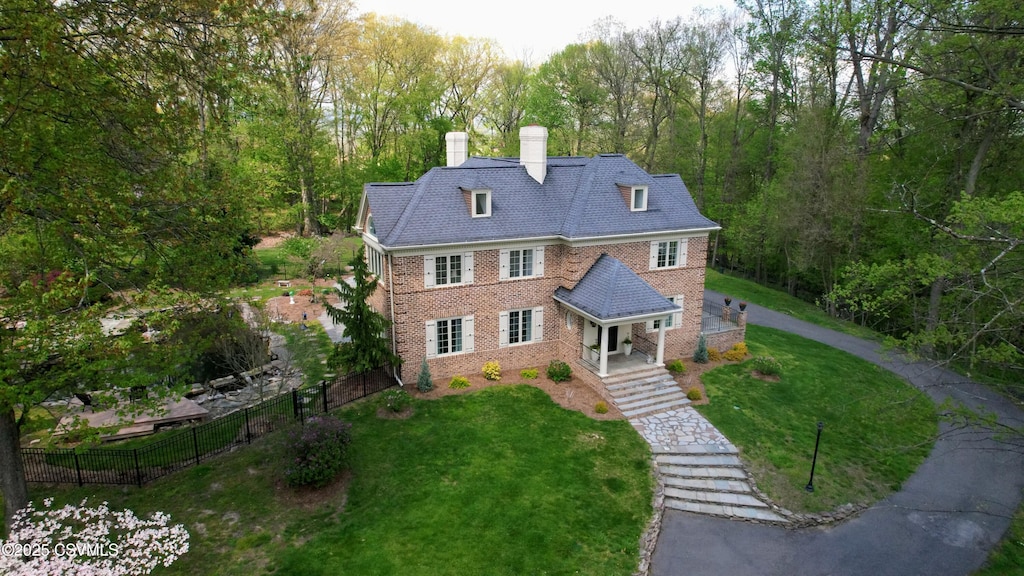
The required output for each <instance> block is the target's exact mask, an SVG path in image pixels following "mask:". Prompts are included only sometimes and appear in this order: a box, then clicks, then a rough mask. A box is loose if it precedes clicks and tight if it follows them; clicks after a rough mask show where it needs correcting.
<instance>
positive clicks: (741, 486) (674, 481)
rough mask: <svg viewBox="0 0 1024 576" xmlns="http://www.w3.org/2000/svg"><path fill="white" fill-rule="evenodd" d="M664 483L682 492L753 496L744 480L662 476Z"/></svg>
mask: <svg viewBox="0 0 1024 576" xmlns="http://www.w3.org/2000/svg"><path fill="white" fill-rule="evenodd" d="M662 481H663V482H664V484H665V486H666V487H672V488H679V489H682V490H699V491H702V492H720V493H724V494H751V490H750V485H749V484H747V483H746V482H743V481H742V480H722V479H711V478H680V477H679V476H662Z"/></svg>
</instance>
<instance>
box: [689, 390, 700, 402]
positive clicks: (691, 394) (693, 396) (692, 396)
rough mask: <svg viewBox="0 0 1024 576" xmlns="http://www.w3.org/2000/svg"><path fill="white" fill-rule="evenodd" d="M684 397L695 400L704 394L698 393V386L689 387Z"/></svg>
mask: <svg viewBox="0 0 1024 576" xmlns="http://www.w3.org/2000/svg"><path fill="white" fill-rule="evenodd" d="M686 397H687V398H688V399H689V400H690V401H691V402H696V401H698V400H700V399H701V398H703V397H704V395H703V394H701V393H700V389H699V388H690V389H689V390H687V391H686Z"/></svg>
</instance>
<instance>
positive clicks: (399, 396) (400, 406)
mask: <svg viewBox="0 0 1024 576" xmlns="http://www.w3.org/2000/svg"><path fill="white" fill-rule="evenodd" d="M380 399H381V403H382V404H383V405H384V407H385V408H387V409H388V410H391V411H392V412H401V411H402V410H405V407H406V406H408V405H409V401H410V400H412V398H411V397H410V396H409V393H408V392H406V391H405V390H398V389H396V388H392V389H390V390H385V391H384V392H383V393H382V394H381V395H380Z"/></svg>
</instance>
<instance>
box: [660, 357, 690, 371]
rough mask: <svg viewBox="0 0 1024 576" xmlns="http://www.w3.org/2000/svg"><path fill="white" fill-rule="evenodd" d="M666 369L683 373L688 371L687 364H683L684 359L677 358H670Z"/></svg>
mask: <svg viewBox="0 0 1024 576" xmlns="http://www.w3.org/2000/svg"><path fill="white" fill-rule="evenodd" d="M665 369H667V370H668V371H669V372H671V373H673V374H682V373H684V372H686V365H685V364H683V361H682V360H680V359H679V358H676V359H675V360H669V361H668V363H666V364H665Z"/></svg>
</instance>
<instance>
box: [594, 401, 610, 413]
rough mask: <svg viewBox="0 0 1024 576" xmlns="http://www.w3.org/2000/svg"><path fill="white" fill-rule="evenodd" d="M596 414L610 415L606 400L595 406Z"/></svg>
mask: <svg viewBox="0 0 1024 576" xmlns="http://www.w3.org/2000/svg"><path fill="white" fill-rule="evenodd" d="M594 412H597V413H598V414H607V413H608V403H607V402H605V401H604V400H602V401H600V402H598V403H597V404H594Z"/></svg>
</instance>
